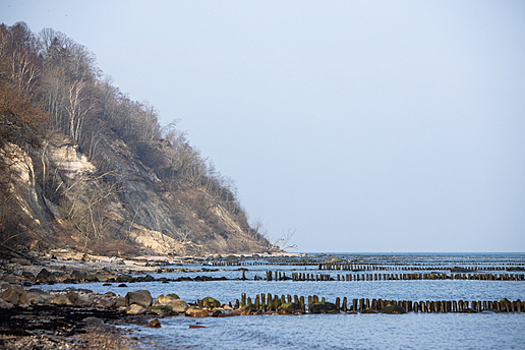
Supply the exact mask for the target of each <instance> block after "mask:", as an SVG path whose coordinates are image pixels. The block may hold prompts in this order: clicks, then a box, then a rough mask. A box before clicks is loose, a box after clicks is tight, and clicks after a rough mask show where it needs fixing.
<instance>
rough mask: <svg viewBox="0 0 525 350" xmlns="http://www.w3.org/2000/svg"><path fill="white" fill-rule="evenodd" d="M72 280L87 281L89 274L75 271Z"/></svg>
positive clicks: (72, 273)
mask: <svg viewBox="0 0 525 350" xmlns="http://www.w3.org/2000/svg"><path fill="white" fill-rule="evenodd" d="M71 279H74V280H77V281H85V280H86V279H87V274H85V273H84V272H81V271H78V270H73V271H72V272H71Z"/></svg>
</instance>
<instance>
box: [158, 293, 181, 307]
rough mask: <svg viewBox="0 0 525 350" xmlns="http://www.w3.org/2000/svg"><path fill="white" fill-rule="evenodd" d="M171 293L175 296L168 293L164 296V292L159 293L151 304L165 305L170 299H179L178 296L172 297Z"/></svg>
mask: <svg viewBox="0 0 525 350" xmlns="http://www.w3.org/2000/svg"><path fill="white" fill-rule="evenodd" d="M173 295H175V296H177V295H176V294H168V295H166V296H164V294H161V295H159V296H158V297H157V299H155V301H154V302H153V305H167V304H168V303H170V302H171V301H175V300H178V299H179V297H178V296H177V298H174V297H173Z"/></svg>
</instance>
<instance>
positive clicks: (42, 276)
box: [36, 269, 57, 283]
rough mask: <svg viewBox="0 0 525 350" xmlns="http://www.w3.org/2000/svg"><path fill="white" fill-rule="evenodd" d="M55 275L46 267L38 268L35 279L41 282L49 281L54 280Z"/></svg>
mask: <svg viewBox="0 0 525 350" xmlns="http://www.w3.org/2000/svg"><path fill="white" fill-rule="evenodd" d="M56 279H57V277H56V276H55V275H53V274H52V273H51V272H49V271H47V270H46V269H42V270H40V272H39V273H38V275H36V280H37V281H38V282H41V283H49V282H54V281H56Z"/></svg>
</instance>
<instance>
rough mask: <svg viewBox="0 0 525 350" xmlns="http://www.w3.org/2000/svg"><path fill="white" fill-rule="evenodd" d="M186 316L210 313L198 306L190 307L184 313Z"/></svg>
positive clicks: (205, 315)
mask: <svg viewBox="0 0 525 350" xmlns="http://www.w3.org/2000/svg"><path fill="white" fill-rule="evenodd" d="M184 314H185V315H186V316H187V317H209V316H210V315H209V314H208V313H207V312H206V311H205V310H203V309H201V308H198V307H190V308H189V309H188V310H186V312H185V313H184Z"/></svg>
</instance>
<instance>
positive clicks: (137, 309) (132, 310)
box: [126, 304, 147, 315]
mask: <svg viewBox="0 0 525 350" xmlns="http://www.w3.org/2000/svg"><path fill="white" fill-rule="evenodd" d="M146 311H147V310H146V308H145V307H143V306H141V305H138V304H132V305H131V306H130V307H129V309H128V310H127V311H126V313H128V314H129V315H142V314H145V313H146Z"/></svg>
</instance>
